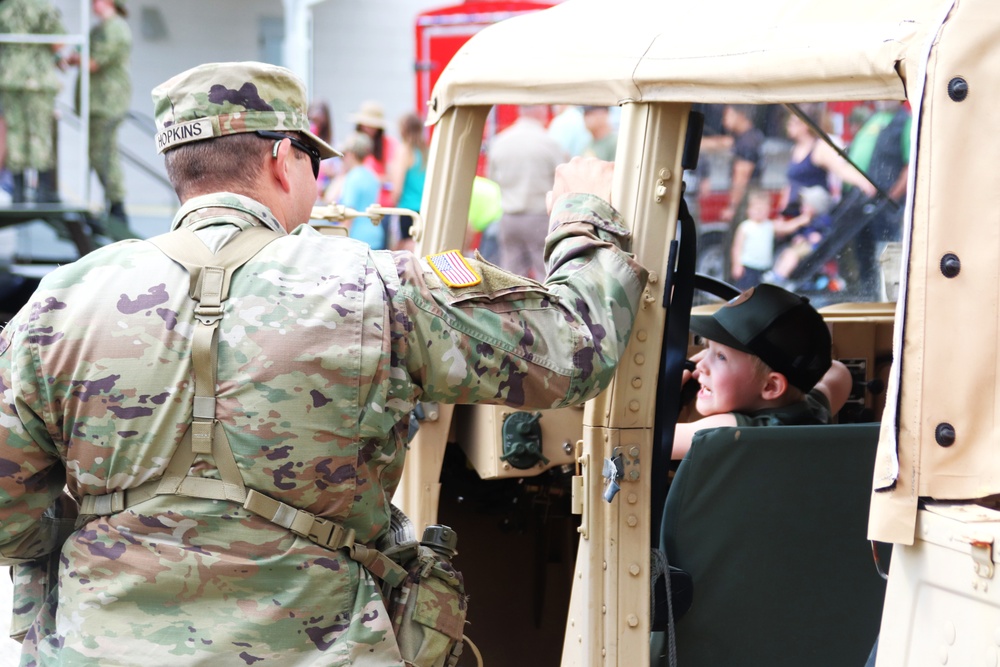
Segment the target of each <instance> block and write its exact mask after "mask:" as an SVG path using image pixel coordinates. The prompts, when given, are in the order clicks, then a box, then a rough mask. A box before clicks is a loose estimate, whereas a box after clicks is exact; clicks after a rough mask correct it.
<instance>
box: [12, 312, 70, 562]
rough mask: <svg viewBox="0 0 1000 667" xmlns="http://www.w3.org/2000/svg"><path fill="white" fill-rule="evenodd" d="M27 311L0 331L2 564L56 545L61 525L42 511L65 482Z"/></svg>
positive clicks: (17, 560) (37, 333) (61, 489)
mask: <svg viewBox="0 0 1000 667" xmlns="http://www.w3.org/2000/svg"><path fill="white" fill-rule="evenodd" d="M24 314H25V311H22V313H21V315H19V316H18V317H16V318H14V319H13V320H11V322H10V324H8V325H7V327H6V328H5V329H4V331H3V332H2V333H0V391H2V392H3V399H2V401H0V565H12V564H14V563H18V562H23V561H25V560H30V559H32V558H35V557H38V556H40V555H43V554H46V553H49V552H51V551H52V550H53V549H55V548H56V546H57V545H58V539H57V538H58V525H57V523H56V522H53V521H52V516H51V514H52V513H51V512H50V513H49V514H48V515H47V516H43V514H45V510H46V509H47V508H49V507H51V506H53V504H54V503H55V502H56V499H57V498H58V497H59V496H60V494H61V493H62V491H63V488H64V485H65V473H64V470H63V467H62V464H61V463H60V459H59V456H58V454H57V452H56V449H55V447H54V445H53V442H52V437H51V434H50V433H49V432H48V431H47V429H46V426H45V421H44V420H43V416H42V408H41V407H40V406H41V403H42V401H41V392H43V391H44V383H43V382H40V381H39V378H38V376H37V375H36V372H35V370H34V369H35V364H34V360H33V352H32V346H31V344H30V337H31V335H30V334H29V329H28V327H29V325H30V321H29V320H28V318H27V317H22V316H23V315H24ZM49 333H51V332H49ZM34 335H45V333H44V332H36V333H35V334H34Z"/></svg>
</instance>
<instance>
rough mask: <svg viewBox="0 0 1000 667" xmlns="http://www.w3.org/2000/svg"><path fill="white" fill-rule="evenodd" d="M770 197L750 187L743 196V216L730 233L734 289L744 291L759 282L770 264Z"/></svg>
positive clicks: (771, 237) (771, 244)
mask: <svg viewBox="0 0 1000 667" xmlns="http://www.w3.org/2000/svg"><path fill="white" fill-rule="evenodd" d="M770 216H771V198H770V197H769V196H768V194H767V193H766V192H763V191H761V190H754V191H752V192H750V194H749V195H748V196H747V219H746V220H744V221H743V222H741V223H740V225H739V227H737V228H736V233H735V234H733V247H732V271H731V272H732V276H733V281H734V283H735V285H736V287H737V288H739V289H740V290H746V289H749V288H751V287H753V286H754V285H756V284H758V283H760V282H761V280H762V279H763V277H764V273H765V272H767V271H768V270H770V268H771V267H772V266H773V264H774V222H773V221H772V220H771V217H770Z"/></svg>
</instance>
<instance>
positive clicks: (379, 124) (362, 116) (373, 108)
mask: <svg viewBox="0 0 1000 667" xmlns="http://www.w3.org/2000/svg"><path fill="white" fill-rule="evenodd" d="M351 123H353V124H354V125H366V126H368V127H375V128H378V129H383V130H384V129H385V111H384V110H383V109H382V105H381V104H379V103H378V102H374V101H372V100H368V101H367V102H362V103H361V107H360V108H359V109H358V110H357V111H356V112H354V113H353V114H351Z"/></svg>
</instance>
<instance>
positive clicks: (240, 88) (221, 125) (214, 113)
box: [153, 62, 340, 158]
mask: <svg viewBox="0 0 1000 667" xmlns="http://www.w3.org/2000/svg"><path fill="white" fill-rule="evenodd" d="M307 108H308V105H307V102H306V88H305V85H304V84H303V83H302V81H301V79H299V78H298V77H297V76H295V74H294V73H292V71H291V70H288V69H285V68H284V67H278V66H276V65H268V64H266V63H257V62H234V63H209V64H206V65H199V66H198V67H195V68H193V69H189V70H187V71H186V72H181V73H180V74H178V75H177V76H175V77H173V78H171V79H170V80H168V81H166V82H164V83H161V84H160V85H159V86H157V87H156V88H154V89H153V113H154V114H155V116H156V129H157V132H156V152H157V153H163V152H165V151H168V150H170V149H171V148H176V147H177V146H180V145H182V144H186V143H188V142H191V141H201V140H204V139H212V138H214V137H221V136H225V135H227V134H239V133H241V132H255V131H257V130H271V131H278V132H281V131H284V132H301V133H302V134H303V135H305V136H307V137H308V138H309V140H310V141H311V143H312V144H313V145H314V146H315V147H316V148H317V149H318V150H319V152H320V155H321V156H322V157H324V158H328V157H334V156H339V155H340V152H339V151H337V150H335V149H334V148H333V147H332V146H330V145H329V144H328V143H326V142H325V141H323V140H322V139H320V138H319V137H317V136H316V135H315V134H313V133H312V132H310V131H309V117H308V115H307V113H306V111H307Z"/></svg>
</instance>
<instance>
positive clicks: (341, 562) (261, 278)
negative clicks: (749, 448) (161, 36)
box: [0, 63, 646, 667]
mask: <svg viewBox="0 0 1000 667" xmlns="http://www.w3.org/2000/svg"><path fill="white" fill-rule="evenodd" d="M153 98H154V101H155V115H156V122H157V126H158V128H159V130H160V131H159V132H158V135H157V143H158V148H159V150H160V151H165V152H166V163H167V172H168V174H169V176H170V178H171V180H172V182H173V183H174V186H175V188H176V190H177V193H178V196H179V197H180V199H181V200H182V202H183V206H182V207H181V209H180V210H179V211H178V213H177V215H176V217H175V219H174V221H173V228H174V229H179V230H189V231H190V232H193V234H194V235H195V237H194V238H195V239H196V240H194V241H193V243H194V244H195V245H197V246H199V247H201V246H202V245H204V246H205V248H202V250H203V251H207V248H212V249H218V248H220V247H222V248H223V250H222V251H221V252H225V249H226V248H228V247H229V246H228V245H227V244H234V245H238V241H239V240H240V239H241V238H242V237H244V236H246V235H248V234H253V233H255V232H261V229H260V228H264V229H268V230H273V232H274V234H273V235H274V236H275V237H276V239H275V240H273V241H272V242H271V243H270V244H269V245H267V246H266V247H264V249H263V250H261V251H260V252H259V253H258V254H257V255H256V256H255V257H253V258H252V259H250V260H249V261H248V262H247V263H246V264H245V265H243V267H242V268H240V269H238V270H237V271H236V272H235V273H234V274H233V276H232V280H231V282H230V287H229V300H228V301H226V302H224V308H223V309H222V312H223V314H222V316H221V320H219V324H218V327H219V328H218V334H217V335H218V347H217V354H218V361H217V379H216V380H215V381H213V382H212V387H213V388H214V389H215V391H216V394H215V397H214V406H215V407H214V413H213V415H214V419H215V426H214V428H217V429H221V431H222V432H223V434H224V435H225V438H224V439H228V442H229V444H230V445H231V449H232V452H233V454H234V455H235V463H236V466H237V467H238V469H239V473H240V474H241V475H242V477H243V479H244V480H245V483H246V486H247V487H248V488H249V489H252V492H253V493H257V494H258V495H261V494H263V495H266V496H270V497H271V498H272V499H276V500H280V501H283V502H285V503H287V504H289V505H291V506H294V508H296V511H298V512H299V513H300V514H301V513H302V510H305V511H307V512H308V513H310V514H309V516H312V515H316V516H318V517H322V518H324V519H327V520H329V521H332V522H336V523H339V524H341V525H342V526H343V527H344V528H347V529H352V530H353V531H355V539H356V542H358V543H362V544H369V545H378V544H379V542H380V538H382V537H383V536H385V535H386V533H387V529H388V526H389V513H390V503H389V501H390V498H391V496H392V493H393V491H394V490H395V487H396V485H397V484H398V481H399V478H400V473H401V468H402V464H403V458H404V451H405V448H404V445H405V443H406V439H407V430H408V421H409V415H410V412H411V410H412V409H413V408H414V406H415V405H416V403H417V402H418V401H421V400H427V401H441V402H449V403H498V404H505V405H509V406H512V407H516V408H530V409H536V408H556V407H560V406H565V405H570V404H574V403H580V402H581V401H585V400H587V399H588V398H591V397H593V396H595V395H596V394H597V393H598V392H600V391H601V390H602V389H603V388H604V387H606V386H607V384H608V383H609V382H610V380H611V378H612V375H613V373H614V370H615V366H616V364H617V363H618V360H619V358H620V356H621V355H622V354H623V352H624V349H625V345H626V343H627V341H628V338H629V335H630V332H631V328H632V322H633V318H634V316H635V313H636V311H637V309H638V307H639V303H640V299H641V292H642V290H643V286H644V284H645V280H646V271H645V270H644V269H643V268H642V267H641V266H639V265H638V264H637V263H636V262H635V260H634V258H633V257H632V255H630V254H629V253H628V252H627V250H628V244H629V240H630V237H629V233H628V230H627V229H626V227H625V226H624V225H623V224H622V220H621V218H620V216H619V214H618V213H617V212H616V211H615V210H614V209H613V208H612V207H611V205H610V204H609V202H608V201H607V200H608V199H610V183H611V165H610V163H605V162H598V161H596V160H581V161H578V162H574V163H571V164H569V165H564V166H563V167H562V168H561V170H560V171H559V172H558V173H557V178H556V183H555V187H554V188H553V197H552V201H553V202H554V204H553V211H552V217H551V232H550V234H549V236H548V238H547V240H546V256H547V258H548V269H549V273H548V278H547V280H546V282H545V283H544V284H540V283H537V282H534V281H529V280H528V279H525V278H522V277H519V276H516V275H512V274H509V273H506V272H504V271H501V270H500V269H498V268H496V267H493V266H492V265H488V264H485V263H482V262H479V261H476V260H468V261H467V262H465V260H460V259H458V260H456V259H455V257H454V256H452V260H455V261H456V262H457V263H458V264H460V265H461V268H462V269H463V270H464V271H465V272H466V278H468V279H467V280H460V279H458V278H457V277H456V274H455V273H454V272H453V271H452V270H450V269H449V268H448V266H447V265H446V264H445V263H443V262H442V261H441V257H440V256H429V257H427V258H419V257H416V256H414V255H413V254H411V253H409V252H396V253H391V252H388V251H373V250H371V249H370V248H369V247H368V246H367V245H365V244H363V243H359V242H357V241H355V240H353V239H349V238H346V237H333V236H324V235H322V234H320V233H319V232H317V231H316V230H315V229H314V228H312V227H311V226H309V225H308V224H304V223H306V222H307V219H308V217H309V213H310V211H311V207H312V204H313V201H314V199H315V192H316V169H317V165H318V162H319V159H320V158H324V157H330V156H333V155H336V154H337V153H336V151H334V150H333V149H332V148H330V147H329V146H328V145H327V144H326V143H325V142H323V141H321V140H320V139H318V138H317V137H316V136H315V135H313V134H311V133H310V132H309V121H308V119H307V116H306V96H305V88H304V86H303V84H302V83H301V82H300V81H299V80H298V79H297V78H295V77H294V75H292V74H291V72H289V71H288V70H285V69H282V68H279V67H274V66H270V65H264V64H260V63H224V64H214V65H204V66H200V67H197V68H194V69H192V70H189V71H187V72H184V73H182V74H180V75H178V76H176V77H174V78H172V79H170V80H169V81H167V82H166V83H164V84H161V85H160V86H158V87H157V88H156V89H155V90H154V91H153ZM259 131H265V132H266V133H268V134H267V135H266V136H262V135H260V134H259ZM241 230H244V231H241ZM265 233H267V232H265ZM177 234H182V235H183V234H188V231H181V232H173V233H172V234H169V235H167V236H175V237H176V235H177ZM234 237H236V240H233V239H234ZM205 280H206V278H205V275H204V274H203V275H202V277H201V279H200V280H198V281H196V282H197V283H198V284H203V283H204V281H205ZM460 284H464V285H466V286H458V285H460ZM191 289H197V285H196V283H195V282H192V279H191V276H190V275H189V273H188V271H187V270H186V269H185V268H184V267H182V266H181V265H180V264H178V263H175V262H173V261H171V260H170V259H169V258H168V257H167V256H166V255H165V254H164V253H163V252H161V251H160V250H159V249H158V248H157V247H156V246H154V245H153V244H152V243H151V242H149V241H140V240H131V241H123V242H120V243H116V244H114V245H111V246H107V247H104V248H101V249H99V250H97V251H95V252H92V253H90V254H88V255H86V256H85V257H83V258H81V259H80V260H78V261H77V262H74V263H73V264H70V265H67V266H63V267H60V268H59V269H57V270H55V271H53V272H52V273H50V274H49V275H47V276H46V277H45V278H44V279H43V281H42V284H41V285H40V287H39V289H38V291H37V292H36V294H35V295H34V296H33V298H32V299H31V301H30V302H29V303H28V304H27V305H26V306H25V308H24V309H23V310H22V311H21V312H20V313H19V314H18V315H17V316H16V317H15V318H14V319H13V320H12V321H11V322H10V324H9V325H8V326H7V328H6V329H5V330H4V331H3V333H2V335H0V389H2V391H3V401H2V402H0V470H2V474H0V564H12V563H17V562H20V561H22V560H24V559H31V558H36V557H39V556H43V555H44V554H45V553H47V552H48V551H51V550H53V549H60V548H61V551H60V552H59V559H60V562H61V565H60V567H59V577H58V584H57V586H56V588H55V592H56V594H57V598H55V597H54V598H52V599H50V602H58V605H57V606H56V607H55V608H54V609H53V608H52V606H51V605H49V606H47V608H46V609H45V610H40V611H39V613H38V617H37V618H36V619H35V622H34V626H33V627H32V628H31V630H30V631H29V632H28V636H27V638H26V639H25V642H24V644H25V649H24V651H25V653H24V656H23V657H22V664H35V661H37V664H42V665H45V664H56V663H58V664H105V663H106V664H123V663H129V664H135V663H136V662H139V661H141V660H146V661H147V662H149V663H150V664H155V665H158V666H162V665H183V666H184V667H189V666H190V665H195V664H205V665H213V666H214V665H230V664H234V665H248V664H253V663H255V662H257V661H260V660H268V661H271V662H269V663H267V664H281V665H297V664H310V665H320V664H322V665H345V666H346V665H360V666H364V665H370V666H378V667H384V666H400V667H401V666H402V659H401V657H400V649H399V647H398V645H397V642H396V638H395V636H394V635H393V633H392V630H391V627H390V624H389V619H388V618H387V615H386V608H385V605H384V602H383V599H382V596H381V594H380V592H379V581H378V580H377V579H376V578H375V577H374V576H373V574H372V572H371V571H369V569H367V568H366V567H364V566H362V565H359V563H358V562H356V561H355V560H353V559H352V557H357V554H355V553H354V552H352V551H348V550H347V549H340V550H331V549H328V548H324V547H322V546H319V545H317V544H316V543H314V541H311V539H306V538H305V537H302V536H301V535H302V533H301V532H299V531H298V529H294V528H293V530H289V529H287V528H284V527H281V526H280V525H278V524H277V523H276V522H277V518H275V519H274V520H271V521H269V520H268V519H266V518H263V517H262V516H261V515H259V514H258V513H255V512H254V511H250V510H248V509H247V508H246V507H245V506H243V505H241V504H239V503H238V502H232V501H229V500H207V499H202V498H198V497H182V496H178V495H158V496H153V497H152V498H150V499H148V500H145V501H142V502H139V503H137V504H134V505H132V504H131V501H130V500H129V499H130V497H131V495H132V492H137V489H138V487H140V485H143V484H144V483H146V482H147V481H148V480H156V479H158V478H162V477H163V476H164V472H165V469H166V468H167V467H168V461H171V460H172V457H174V455H175V452H176V451H177V450H178V449H179V448H181V447H184V446H187V447H189V448H190V447H191V445H190V444H187V445H184V443H185V442H188V443H190V433H191V429H192V414H193V412H192V404H193V397H194V396H195V388H194V387H195V386H196V385H198V383H199V379H198V374H199V373H201V372H203V371H204V368H199V367H197V366H194V365H193V363H192V350H193V349H194V350H195V351H197V349H198V342H197V340H196V339H197V337H198V335H199V334H198V332H199V331H201V329H200V328H199V327H202V326H204V324H203V323H199V322H196V321H195V308H196V302H195V301H194V300H193V299H192V298H191V296H190V295H189V290H191ZM199 307H201V306H199ZM197 412H198V411H197V409H195V411H194V416H195V418H197V416H198V415H197ZM195 421H197V419H195ZM214 452H215V450H214V449H213V453H214ZM215 458H216V460H218V457H215ZM186 469H187V466H186V465H185V470H186ZM187 474H188V475H197V476H199V479H201V478H204V479H202V481H205V480H207V479H212V478H213V477H215V478H217V477H219V476H220V475H221V476H222V477H223V478H225V475H226V473H225V471H224V470H223V466H222V465H220V466H218V469H216V468H215V467H213V466H210V465H208V464H207V463H206V462H205V461H203V462H202V463H196V464H195V465H194V466H193V467H192V468H191V469H190V471H189V472H188V473H187ZM188 479H190V477H188ZM64 481H65V485H66V488H67V489H68V493H69V494H70V495H71V496H72V498H73V499H74V500H79V499H80V498H81V497H85V496H88V497H89V496H96V497H97V498H98V499H109V494H110V498H111V499H114V498H123V497H124V505H122V506H120V507H118V508H116V509H111V510H109V511H107V512H106V513H105V514H104V515H100V516H90V517H85V519H84V521H83V522H81V523H82V525H81V526H80V527H79V529H78V530H76V531H75V532H73V533H72V534H71V535H70V537H69V539H68V540H67V541H66V542H65V543H64V544H63V545H62V546H61V547H59V546H58V545H57V542H58V540H57V539H56V538H55V536H54V534H53V527H52V526H53V523H52V522H51V521H48V520H43V513H44V512H45V511H46V508H49V507H50V506H52V505H53V504H54V503H56V502H57V501H58V500H59V499H60V496H61V494H63V488H64ZM154 483H155V482H154ZM122 489H127V490H129V494H124V495H123V494H120V493H115V492H118V491H120V490H122ZM62 501H63V504H64V505H72V502H71V501H68V499H67V497H66V496H62ZM110 506H111V504H110V503H109V507H110ZM122 507H124V508H125V509H124V511H117V510H120V509H121V508H122ZM247 507H249V501H248V502H247ZM88 514H89V512H88ZM275 517H277V515H275ZM15 605H16V606H18V607H20V606H21V605H20V603H19V601H16V602H15ZM48 613H51V614H52V615H51V617H50V616H48V615H47V614H48Z"/></svg>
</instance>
